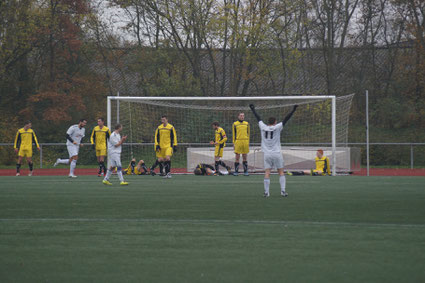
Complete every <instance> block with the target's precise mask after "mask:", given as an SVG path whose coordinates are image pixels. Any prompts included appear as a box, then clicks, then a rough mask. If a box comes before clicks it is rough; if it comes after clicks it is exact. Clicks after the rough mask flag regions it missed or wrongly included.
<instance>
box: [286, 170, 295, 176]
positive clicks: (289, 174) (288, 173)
mask: <svg viewBox="0 0 425 283" xmlns="http://www.w3.org/2000/svg"><path fill="white" fill-rule="evenodd" d="M285 173H286V175H288V176H292V175H293V174H292V172H290V171H286V172H285Z"/></svg>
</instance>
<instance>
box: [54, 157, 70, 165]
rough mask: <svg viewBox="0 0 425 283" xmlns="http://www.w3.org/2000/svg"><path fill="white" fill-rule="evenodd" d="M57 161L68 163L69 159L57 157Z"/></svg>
mask: <svg viewBox="0 0 425 283" xmlns="http://www.w3.org/2000/svg"><path fill="white" fill-rule="evenodd" d="M57 162H58V163H59V164H69V159H60V158H59V159H58V160H57Z"/></svg>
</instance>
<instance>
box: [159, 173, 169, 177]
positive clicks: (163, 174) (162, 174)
mask: <svg viewBox="0 0 425 283" xmlns="http://www.w3.org/2000/svg"><path fill="white" fill-rule="evenodd" d="M159 176H161V177H164V176H167V175H166V174H165V173H160V174H159Z"/></svg>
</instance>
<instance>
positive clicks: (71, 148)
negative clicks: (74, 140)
mask: <svg viewBox="0 0 425 283" xmlns="http://www.w3.org/2000/svg"><path fill="white" fill-rule="evenodd" d="M66 147H67V148H68V153H69V157H73V156H77V155H78V151H79V150H80V145H78V144H71V145H67V146H66Z"/></svg>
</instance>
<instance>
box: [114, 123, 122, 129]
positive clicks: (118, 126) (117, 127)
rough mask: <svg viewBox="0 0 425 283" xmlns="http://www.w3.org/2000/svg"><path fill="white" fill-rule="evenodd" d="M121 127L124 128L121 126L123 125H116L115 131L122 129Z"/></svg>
mask: <svg viewBox="0 0 425 283" xmlns="http://www.w3.org/2000/svg"><path fill="white" fill-rule="evenodd" d="M121 127H122V125H121V124H116V125H115V128H114V129H115V130H118V129H120V128H121Z"/></svg>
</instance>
